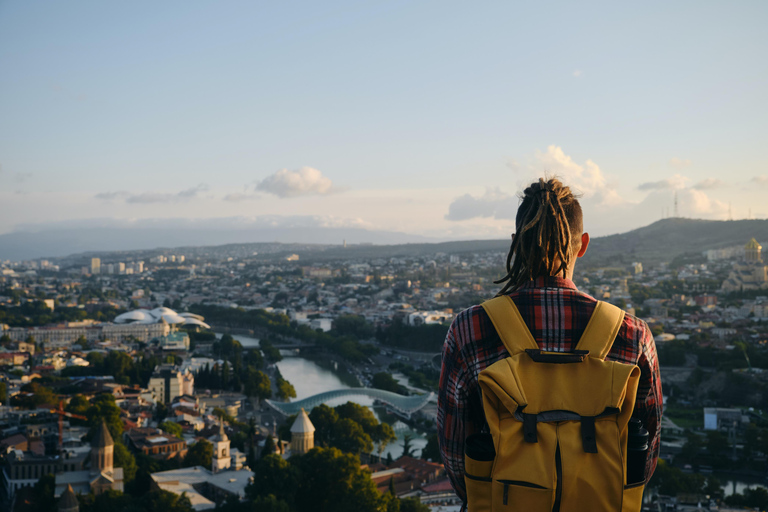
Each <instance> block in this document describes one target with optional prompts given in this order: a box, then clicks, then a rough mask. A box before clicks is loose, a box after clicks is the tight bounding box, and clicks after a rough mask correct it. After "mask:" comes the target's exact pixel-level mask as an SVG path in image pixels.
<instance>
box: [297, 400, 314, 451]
mask: <svg viewBox="0 0 768 512" xmlns="http://www.w3.org/2000/svg"><path fill="white" fill-rule="evenodd" d="M314 447H315V426H314V425H313V424H312V422H311V421H310V420H309V416H307V411H305V410H304V408H303V407H302V409H301V412H300V413H299V415H298V416H297V417H296V421H294V422H293V426H292V427H291V453H292V454H293V455H303V454H305V453H307V452H308V451H309V450H311V449H312V448H314Z"/></svg>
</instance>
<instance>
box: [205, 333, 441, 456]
mask: <svg viewBox="0 0 768 512" xmlns="http://www.w3.org/2000/svg"><path fill="white" fill-rule="evenodd" d="M219 336H220V335H219ZM233 337H234V338H235V339H236V340H238V341H239V342H240V344H241V345H242V346H243V348H245V349H252V348H258V346H259V340H258V339H257V338H253V337H249V336H243V335H240V334H237V335H234V336H233ZM281 353H282V354H283V360H282V361H280V362H279V363H277V367H278V368H279V369H280V373H281V374H282V376H283V378H284V379H286V380H288V381H289V382H290V383H291V384H293V387H294V389H296V398H295V399H294V400H302V399H304V398H307V397H310V396H312V395H316V394H318V393H323V392H325V391H332V390H334V389H348V388H349V387H350V386H348V385H346V384H344V383H343V382H342V381H341V379H340V378H339V377H338V376H336V374H334V373H333V372H332V371H330V370H326V369H325V368H322V367H320V366H318V365H317V364H316V363H315V362H313V361H310V360H309V359H304V358H302V357H297V356H295V355H293V354H292V353H290V352H286V351H282V352H281ZM398 377H399V378H398V381H399V382H400V383H401V384H406V385H407V379H406V378H405V376H403V375H398ZM348 401H351V402H355V403H357V404H360V405H365V406H367V407H368V408H370V409H371V410H372V411H373V413H374V414H375V415H376V418H378V419H379V421H381V420H382V414H381V413H383V409H381V408H379V407H373V399H372V398H368V397H364V396H353V397H349V398H339V399H336V400H332V401H329V402H327V404H328V405H329V406H331V407H334V406H336V405H341V404H343V403H346V402H348ZM390 426H391V427H392V428H393V429H394V431H395V435H397V440H396V441H394V442H392V443H390V444H389V445H388V446H387V447H386V448H385V449H384V451H383V452H382V457H386V456H387V454H391V455H392V458H393V459H396V458H397V457H399V456H400V455H401V454H402V453H403V438H404V437H405V435H410V436H412V438H413V439H412V440H411V446H413V448H414V453H415V455H416V456H419V455H420V454H421V449H422V448H424V447H425V446H426V445H427V440H426V437H425V436H424V434H423V433H421V432H417V431H414V430H412V429H411V428H410V427H408V425H406V424H405V423H403V422H402V421H394V422H393V423H390Z"/></svg>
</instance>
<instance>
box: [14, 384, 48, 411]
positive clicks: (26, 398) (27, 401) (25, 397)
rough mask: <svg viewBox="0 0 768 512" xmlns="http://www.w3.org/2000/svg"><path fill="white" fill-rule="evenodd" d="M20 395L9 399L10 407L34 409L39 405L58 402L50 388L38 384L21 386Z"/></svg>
mask: <svg viewBox="0 0 768 512" xmlns="http://www.w3.org/2000/svg"><path fill="white" fill-rule="evenodd" d="M21 391H22V393H19V394H17V395H15V396H13V397H11V405H15V406H18V407H25V408H28V409H34V408H35V407H37V406H39V405H46V404H47V405H54V404H57V403H58V402H59V400H58V399H57V398H56V395H55V394H54V393H53V390H52V389H51V388H48V387H45V386H43V385H41V384H39V383H38V382H35V381H33V382H30V383H29V384H24V385H23V386H21Z"/></svg>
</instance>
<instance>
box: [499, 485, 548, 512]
mask: <svg viewBox="0 0 768 512" xmlns="http://www.w3.org/2000/svg"><path fill="white" fill-rule="evenodd" d="M554 502H555V491H554V489H547V488H546V487H542V486H541V485H538V484H534V483H531V482H523V481H520V480H495V481H494V482H493V509H494V510H526V511H530V512H538V511H550V510H552V506H553V505H554Z"/></svg>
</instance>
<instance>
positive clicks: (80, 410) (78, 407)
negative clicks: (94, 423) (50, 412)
mask: <svg viewBox="0 0 768 512" xmlns="http://www.w3.org/2000/svg"><path fill="white" fill-rule="evenodd" d="M90 406H91V402H89V401H88V399H87V398H85V397H84V396H83V395H80V394H77V395H75V396H73V397H72V398H70V399H69V403H68V404H67V405H66V406H65V407H64V410H66V411H67V412H71V413H74V414H80V415H82V416H85V414H86V413H87V412H88V408H89V407H90ZM75 421H77V420H75Z"/></svg>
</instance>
